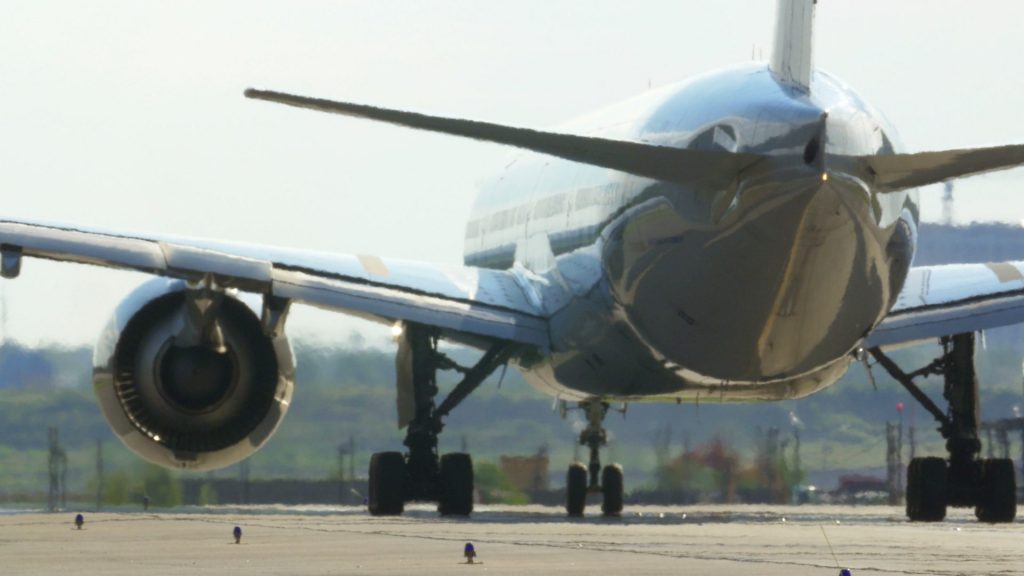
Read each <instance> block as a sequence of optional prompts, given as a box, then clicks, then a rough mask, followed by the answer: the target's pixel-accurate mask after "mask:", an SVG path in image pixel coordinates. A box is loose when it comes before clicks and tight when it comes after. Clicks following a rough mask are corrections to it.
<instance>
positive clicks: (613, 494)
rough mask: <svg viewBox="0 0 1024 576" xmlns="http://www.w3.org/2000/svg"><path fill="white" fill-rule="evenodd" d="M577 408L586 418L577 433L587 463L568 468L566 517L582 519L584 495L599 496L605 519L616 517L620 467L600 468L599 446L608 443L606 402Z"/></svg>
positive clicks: (619, 505) (620, 493)
mask: <svg viewBox="0 0 1024 576" xmlns="http://www.w3.org/2000/svg"><path fill="white" fill-rule="evenodd" d="M580 409H582V410H583V411H584V412H585V413H586V415H587V427H586V428H584V429H583V431H582V432H580V444H581V445H583V446H586V447H587V448H589V449H590V464H589V466H584V465H583V463H582V462H573V463H572V464H570V465H569V472H568V473H567V474H566V502H565V510H566V512H568V514H569V516H577V517H578V516H583V510H584V509H585V508H586V505H587V495H588V494H601V496H602V503H601V512H602V513H603V514H604V515H605V516H618V515H620V514H621V513H622V500H623V490H624V482H623V480H624V478H623V474H622V466H619V465H618V464H609V465H608V466H605V467H604V468H602V467H601V452H600V451H601V447H602V446H605V445H607V444H608V433H607V432H606V431H605V429H604V417H605V415H607V414H608V403H607V402H601V401H598V400H588V401H584V402H580Z"/></svg>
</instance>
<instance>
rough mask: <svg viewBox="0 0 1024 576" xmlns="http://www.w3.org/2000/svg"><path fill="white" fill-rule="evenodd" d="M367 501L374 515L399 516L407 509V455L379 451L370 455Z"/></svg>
mask: <svg viewBox="0 0 1024 576" xmlns="http://www.w3.org/2000/svg"><path fill="white" fill-rule="evenodd" d="M368 492H369V494H368V496H367V501H368V502H367V503H368V504H369V509H370V514H371V515H373V516H399V515H401V514H402V512H404V511H405V457H404V456H402V453H401V452H377V453H375V454H374V455H373V456H371V457H370V478H369V483H368Z"/></svg>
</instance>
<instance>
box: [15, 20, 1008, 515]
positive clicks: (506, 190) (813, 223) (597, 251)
mask: <svg viewBox="0 0 1024 576" xmlns="http://www.w3.org/2000/svg"><path fill="white" fill-rule="evenodd" d="M815 4H816V2H815V1H814V0H779V5H778V19H777V22H776V33H775V34H776V35H775V43H774V48H773V52H772V55H771V60H770V63H769V64H767V65H764V64H761V63H751V64H745V65H741V66H737V67H734V68H729V69H726V70H721V71H717V72H712V73H709V74H704V75H702V76H698V77H696V78H693V79H690V80H687V81H684V82H681V83H678V84H674V85H671V86H668V87H666V88H664V89H660V90H655V91H650V92H648V93H645V94H644V95H642V96H640V97H638V98H636V99H633V100H629V101H627V102H624V103H621V104H618V105H615V106H612V107H610V108H607V109H605V110H602V111H600V112H597V113H594V114H592V115H589V116H587V117H585V118H584V119H582V120H579V121H576V122H574V123H572V124H570V125H566V126H563V127H561V128H558V129H555V130H550V131H541V130H532V129H525V128H514V127H509V126H501V125H497V124H490V123H486V122H475V121H469V120H460V119H452V118H441V117H437V116H429V115H424V114H417V113H412V112H404V111H399V110H390V109H384V108H378V107H373V106H366V105H360V104H351V103H346V102H336V101H330V100H321V99H314V98H307V97H302V96H295V95H290V94H285V93H281V92H271V91H263V90H255V89H250V90H247V91H246V92H245V95H246V96H248V97H249V98H254V99H259V100H265V101H270V102H277V103H282V104H287V105H289V106H295V107H301V108H310V109H313V110H319V111H322V112H329V113H334V114H342V115H346V116H354V117H359V118H365V119H369V120H376V121H381V122H387V123H391V124H397V125H400V126H405V127H409V128H414V129H419V130H427V131H432V132H438V133H441V134H448V135H454V136H462V137H466V138H473V139H477V140H483V141H487V142H496V143H500V144H505V145H508V146H511V147H514V148H518V149H519V150H520V151H519V152H518V155H517V156H515V157H514V159H513V160H512V161H511V162H510V163H509V164H508V165H507V166H506V167H505V168H504V169H503V170H502V171H501V173H499V174H498V175H497V176H496V177H495V178H494V179H493V180H492V181H491V182H490V184H488V185H487V186H485V187H484V188H483V189H482V190H481V192H480V194H479V197H478V198H477V201H476V204H475V207H474V209H473V212H472V218H471V220H470V221H469V223H468V225H467V227H466V235H465V266H462V267H450V266H439V265H432V264H423V263H416V262H405V261H399V260H389V259H382V258H378V257H373V256H356V255H343V254H323V253H315V252H308V251H296V250H287V249H281V248H269V247H263V246H254V245H245V244H237V243H230V242H219V241H210V240H199V239H190V238H178V237H165V236H158V235H153V234H129V233H123V232H111V231H103V230H93V229H89V228H86V227H79V226H66V225H54V224H47V223H36V222H24V221H12V220H4V221H0V252H2V274H3V276H4V277H5V278H14V277H16V276H18V274H19V272H20V270H21V264H22V259H23V257H24V256H30V257H37V258H47V259H52V260H60V261H67V262H78V263H85V264H93V265H98V266H107V267H111V268H122V269H130V270H136V271H142V272H148V273H151V274H153V275H154V276H156V278H153V279H152V280H150V281H148V282H146V283H144V284H143V285H142V286H140V287H139V288H138V289H136V290H135V291H134V292H133V293H132V294H131V295H130V296H129V297H128V298H127V299H126V300H125V301H124V302H123V303H122V304H120V305H119V306H118V307H117V309H116V310H115V311H114V314H113V318H112V319H111V320H110V322H109V324H108V326H107V327H106V329H105V330H104V331H103V333H102V334H101V335H100V338H99V342H98V344H97V345H96V349H95V356H94V358H95V369H94V385H95V390H96V394H97V396H98V398H99V403H100V406H101V408H102V410H103V412H104V414H105V416H106V418H107V420H108V421H109V422H110V425H111V426H112V427H113V429H114V431H115V433H116V434H117V435H118V436H119V437H120V438H121V440H122V441H123V442H124V444H125V445H127V446H128V447H129V448H130V449H132V450H133V451H135V452H136V453H138V454H139V455H140V456H142V457H143V458H145V459H147V460H149V461H152V462H156V463H158V464H162V465H164V466H168V467H176V468H185V469H191V470H204V469H211V468H216V467H221V466H226V465H228V464H231V463H234V462H237V461H239V460H241V459H243V458H245V457H247V456H248V455H250V454H252V453H253V452H254V451H255V450H257V449H258V448H259V447H260V446H262V445H263V444H264V443H265V442H266V441H267V439H268V438H270V436H271V434H272V433H273V432H274V430H275V429H276V428H277V426H278V424H279V423H280V421H281V419H282V417H283V416H284V414H285V412H286V411H287V408H288V404H289V402H290V400H291V397H292V388H293V380H294V361H293V356H292V352H291V348H290V345H289V343H288V340H287V339H286V337H285V335H284V331H283V329H284V325H285V320H286V318H287V315H288V310H289V306H290V305H291V303H293V302H299V303H303V304H309V305H313V306H318V307H321V308H326V309H329V310H336V311H339V312H343V313H346V314H353V315H356V316H361V317H364V318H369V319H372V320H375V321H379V322H383V323H387V324H391V325H393V326H394V328H395V332H396V336H397V339H398V341H399V346H398V354H397V368H398V384H397V397H398V420H399V425H400V426H401V427H404V428H406V430H407V432H406V439H405V446H406V448H407V451H406V452H404V453H401V452H386V453H379V454H375V455H374V456H373V458H372V460H371V464H370V480H369V482H370V485H369V508H370V512H371V513H373V514H384V515H387V514H400V513H401V512H402V511H403V507H404V504H405V503H406V502H409V501H414V500H421V501H422V500H426V501H436V502H438V508H439V511H440V512H441V513H442V514H469V513H470V512H471V510H472V491H473V490H472V489H473V471H472V462H471V460H470V458H469V456H468V455H466V454H446V455H444V456H440V455H439V454H438V449H437V445H438V443H437V439H438V435H439V434H440V433H441V430H442V428H443V425H444V418H445V417H446V416H447V414H449V413H450V411H451V410H452V409H453V408H455V407H456V406H457V405H458V404H459V403H460V402H461V400H463V399H464V398H465V397H466V396H467V395H468V394H470V393H471V392H472V391H473V390H474V389H475V388H476V387H477V386H478V385H479V384H480V383H481V382H482V381H483V380H484V379H485V378H486V377H487V376H488V375H489V374H491V373H492V372H493V371H494V370H495V369H496V368H498V367H501V366H503V365H507V364H508V363H512V364H514V365H515V366H517V367H518V368H519V369H520V370H521V371H522V372H523V374H524V375H525V377H526V378H527V379H528V381H529V382H530V383H531V384H533V385H534V386H536V387H537V388H539V389H541V390H543V391H545V392H547V393H549V394H551V395H554V396H555V397H556V398H557V399H559V400H561V401H562V402H563V406H564V405H565V403H568V402H576V403H578V405H579V407H581V408H583V409H584V410H585V411H586V413H587V417H588V422H589V425H588V427H587V428H586V429H585V430H584V431H583V432H582V434H581V437H580V442H581V443H583V444H585V445H587V446H588V447H589V448H590V462H589V464H588V465H583V464H581V463H576V464H573V465H571V466H570V467H569V470H568V474H567V483H568V489H567V502H566V508H567V510H568V512H569V514H571V515H579V514H582V513H583V511H584V506H585V502H586V496H587V494H588V493H589V492H600V493H601V494H602V496H603V504H602V510H603V511H604V513H605V514H612V515H614V514H618V513H620V512H621V510H622V495H623V474H622V469H621V468H620V467H618V466H616V465H610V466H605V467H603V468H602V466H601V463H600V459H599V448H600V447H601V446H602V445H603V444H604V442H605V431H604V428H603V426H602V422H603V417H604V415H605V413H606V412H607V410H608V406H609V404H610V403H612V402H638V401H669V402H677V403H678V402H691V401H693V402H699V401H702V400H704V399H709V400H713V401H716V402H717V401H725V402H731V401H770V400H782V399H792V398H799V397H802V396H806V395H808V394H811V393H813V392H816V391H818V390H821V389H823V388H825V387H826V386H828V385H830V384H832V383H834V382H835V381H836V380H837V379H838V378H839V377H840V376H842V375H843V373H845V372H846V370H847V369H848V368H849V366H850V365H851V363H852V362H854V361H856V360H864V361H867V360H868V358H869V357H870V358H873V359H874V361H875V363H876V365H881V366H882V367H883V369H885V370H886V371H887V372H888V373H890V374H891V375H892V376H893V377H894V378H896V379H897V380H898V381H900V382H901V384H903V385H904V386H905V387H906V388H907V389H908V390H909V391H910V392H911V393H912V394H913V395H914V396H915V398H917V399H918V400H919V401H920V402H921V403H922V404H923V405H924V406H925V408H926V409H928V410H929V411H930V412H931V413H932V414H933V415H934V416H935V418H936V419H937V421H938V422H939V425H940V430H941V432H942V434H943V436H944V437H945V438H946V440H947V448H948V452H949V457H948V458H945V459H944V458H917V459H914V460H913V461H912V462H911V464H910V468H909V472H908V490H907V513H908V516H909V517H910V519H912V520H921V521H934V520H941V519H943V518H944V517H945V513H946V508H947V506H964V507H974V508H975V510H976V514H977V516H978V518H979V519H980V520H983V521H988V522H1008V521H1011V520H1013V518H1014V515H1015V514H1016V501H1015V492H1016V486H1015V480H1014V470H1013V464H1012V462H1011V461H1009V460H1005V459H980V458H979V457H978V454H979V452H980V443H979V441H978V425H979V421H978V400H977V397H978V383H977V378H976V377H975V372H974V333H975V332H977V331H980V330H984V329H987V328H992V327H996V326H1002V325H1007V324H1012V323H1017V322H1021V321H1024V263H1022V262H1002V263H994V264H985V265H980V264H979V265H956V266H929V267H913V266H912V262H913V258H914V250H915V245H916V240H917V227H918V218H919V207H918V194H917V191H916V190H915V188H916V187H918V186H923V185H927V184H933V183H938V182H943V181H946V180H948V179H952V178H957V177H962V176H968V175H972V174H978V173H982V172H986V171H991V170H998V169H1004V168H1010V167H1013V166H1017V165H1020V164H1022V163H1024V146H1022V145H1013V146H1001V147H993V148H975V149H961V150H946V151H938V152H917V153H909V152H904V151H902V150H901V149H900V145H899V143H898V142H897V141H896V140H895V139H894V137H893V132H892V130H891V129H890V127H889V126H888V125H887V123H886V121H885V120H884V119H883V117H882V116H881V115H880V114H879V113H878V112H877V111H876V110H875V109H874V108H872V107H871V106H870V105H869V104H867V103H866V102H865V101H864V100H862V99H861V98H860V97H858V96H857V94H856V93H855V92H854V91H853V90H851V89H850V88H849V87H848V86H846V85H845V84H844V83H843V82H842V81H840V80H839V79H837V78H835V77H833V76H830V75H829V74H826V73H824V72H821V71H819V70H816V69H815V68H814V67H813V66H812V47H813V24H814V11H815V9H816V6H815ZM245 294H250V295H257V296H259V297H262V304H261V305H260V304H259V300H258V299H253V298H246V297H245ZM253 303H255V304H253ZM440 340H447V341H451V342H457V343H462V344H466V345H469V346H472V347H476V348H478V349H480V350H481V351H482V355H481V357H480V359H479V361H478V362H477V363H476V364H475V365H473V366H468V367H462V366H457V365H455V364H454V363H453V362H452V361H451V360H450V359H449V358H447V357H446V356H445V355H444V354H443V353H442V352H441V351H439V349H438V342H439V341H440ZM929 340H931V341H936V342H937V343H938V344H939V345H940V354H939V355H938V358H937V360H936V361H935V362H933V363H931V364H929V365H928V366H926V367H924V368H921V369H919V370H914V369H910V370H906V371H904V370H903V369H901V368H900V367H899V366H897V365H896V364H895V363H894V362H893V361H892V360H891V359H890V358H889V357H888V356H887V355H886V350H887V349H890V348H892V347H894V346H899V345H906V344H910V343H918V342H923V341H929ZM451 369H455V370H458V371H459V372H460V373H461V374H462V380H461V381H460V382H459V384H457V385H456V386H455V387H454V388H453V389H452V390H451V392H450V394H449V395H448V396H447V397H446V398H444V399H443V400H441V401H439V402H438V401H437V400H438V392H439V391H438V387H437V385H436V381H435V374H436V372H437V371H438V370H451ZM929 374H941V375H943V376H944V378H945V382H946V386H945V394H944V396H945V400H946V402H947V404H948V408H947V409H946V410H942V409H940V408H939V407H938V406H937V405H936V404H935V403H934V402H933V401H932V400H930V399H929V398H928V397H927V396H926V395H925V394H923V393H922V392H921V391H920V389H919V388H918V387H917V385H916V383H915V380H916V379H917V378H919V377H922V376H926V375H929Z"/></svg>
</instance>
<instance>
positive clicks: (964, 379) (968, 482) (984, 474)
mask: <svg viewBox="0 0 1024 576" xmlns="http://www.w3.org/2000/svg"><path fill="white" fill-rule="evenodd" d="M940 342H941V344H942V356H940V357H939V358H937V359H936V360H934V361H932V362H931V363H930V364H928V365H927V366H925V367H923V368H921V369H919V370H916V371H914V372H911V373H909V374H907V373H905V372H903V371H902V370H901V369H900V368H899V367H898V366H897V365H896V364H895V363H894V362H893V361H892V360H891V359H890V358H889V357H888V356H886V355H885V354H884V353H883V352H882V351H881V350H880V349H878V348H872V349H871V350H869V352H870V354H871V356H873V357H874V358H875V360H876V361H877V362H878V363H879V364H880V365H881V366H882V367H883V368H885V370H886V371H887V372H888V373H889V374H890V375H891V376H892V377H893V378H895V379H896V380H897V381H898V382H899V383H900V384H902V385H903V387H904V388H906V389H907V391H908V392H910V394H911V395H912V396H913V397H914V398H915V399H916V400H917V401H918V402H919V403H920V404H921V405H922V406H923V407H924V408H925V409H926V410H927V411H928V412H930V413H931V414H932V416H934V417H935V419H936V420H937V421H938V422H939V432H940V433H941V434H942V437H943V438H945V439H946V450H947V452H948V453H949V458H948V459H945V460H944V459H942V458H914V459H913V460H912V461H911V462H910V467H909V468H908V470H907V517H908V518H910V520H914V521H921V522H937V521H940V520H942V519H944V518H945V517H946V507H947V506H953V507H957V508H970V507H973V508H974V513H975V516H977V518H978V520H981V521H982V522H1012V521H1013V519H1014V517H1015V516H1016V514H1017V498H1016V497H1017V485H1016V479H1015V478H1014V470H1013V461H1012V460H1010V459H1008V458H990V459H979V458H978V454H979V453H980V452H981V441H980V440H979V439H978V432H979V428H980V424H981V418H980V408H981V404H980V402H979V401H978V378H977V375H976V374H975V371H974V334H973V333H968V334H957V335H955V336H948V337H944V338H942V339H941V341H940ZM929 375H941V376H942V377H943V378H944V379H945V387H944V389H943V397H944V398H945V399H946V401H947V403H948V406H949V407H948V410H947V411H946V412H945V413H944V412H942V410H940V409H939V407H938V406H936V405H935V403H934V402H932V400H931V399H930V398H929V397H928V396H927V395H925V394H924V392H922V391H921V389H920V388H918V386H917V384H916V383H915V382H914V379H915V378H918V377H922V376H925V377H926V376H929Z"/></svg>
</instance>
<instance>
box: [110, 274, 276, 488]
mask: <svg viewBox="0 0 1024 576" xmlns="http://www.w3.org/2000/svg"><path fill="white" fill-rule="evenodd" d="M215 314H216V323H217V326H218V327H219V329H220V334H221V335H222V336H223V344H224V348H225V349H226V351H221V352H218V351H216V350H213V349H211V348H209V347H204V346H201V345H199V346H182V345H176V338H177V337H178V335H179V334H180V333H181V329H182V325H183V322H186V321H187V319H186V286H185V283H184V282H181V281H177V280H168V279H165V278H154V279H153V280H151V281H149V282H146V283H145V284H143V285H142V286H140V287H139V288H137V289H136V290H135V291H134V292H132V293H131V294H130V295H129V296H128V298H126V299H125V301H124V302H122V303H121V304H120V305H119V306H118V307H117V310H116V311H115V312H114V316H113V318H111V320H110V322H109V323H108V324H107V326H106V328H104V330H103V333H102V334H100V338H99V341H98V342H97V344H96V348H95V352H94V355H93V387H94V389H95V391H96V396H97V397H98V398H99V403H100V407H101V408H102V410H103V414H104V416H106V418H107V422H109V423H110V426H111V427H112V428H113V429H114V433H115V434H117V436H118V437H119V438H120V439H121V441H122V442H124V444H125V446H127V447H128V448H129V449H130V450H131V451H133V452H135V453H136V454H138V455H139V456H141V457H143V458H145V459H146V460H148V461H150V462H153V463H155V464H159V465H161V466H166V467H169V468H186V469H189V470H211V469H215V468H221V467H224V466H227V465H229V464H233V463H235V462H238V461H239V460H242V459H243V458H245V457H246V456H249V455H250V454H252V453H253V452H255V451H256V450H258V449H259V448H260V447H261V446H263V444H265V443H266V442H267V440H269V439H270V437H271V435H272V434H273V433H274V430H276V429H277V426H278V424H280V422H281V419H282V418H284V414H285V412H287V410H288V405H289V404H290V403H291V398H292V390H293V387H294V381H295V378H294V376H295V361H294V356H293V354H292V350H291V345H290V344H289V343H288V340H287V339H286V338H285V337H284V336H279V337H276V338H272V337H269V336H267V335H265V334H264V331H263V329H262V326H261V323H260V318H259V317H258V316H257V315H256V314H255V313H254V312H253V310H252V309H251V308H250V307H249V306H247V305H246V304H245V303H243V302H242V301H240V300H238V299H237V298H235V297H233V296H232V295H230V294H225V295H224V296H223V300H222V301H221V302H220V304H219V305H218V306H217V308H216V312H215Z"/></svg>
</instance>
